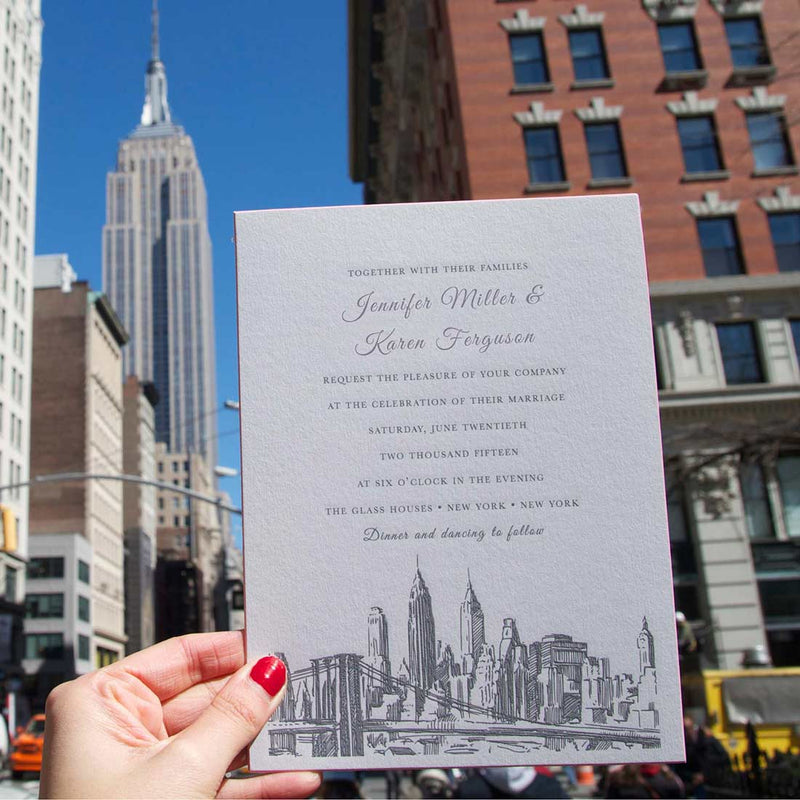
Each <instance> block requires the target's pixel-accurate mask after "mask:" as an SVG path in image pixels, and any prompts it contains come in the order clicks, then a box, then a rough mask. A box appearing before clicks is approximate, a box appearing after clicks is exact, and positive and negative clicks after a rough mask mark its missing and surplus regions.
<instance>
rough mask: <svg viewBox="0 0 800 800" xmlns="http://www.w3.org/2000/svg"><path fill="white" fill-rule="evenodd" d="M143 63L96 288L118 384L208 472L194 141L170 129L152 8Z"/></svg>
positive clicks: (208, 293) (210, 438)
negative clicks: (117, 349) (124, 336)
mask: <svg viewBox="0 0 800 800" xmlns="http://www.w3.org/2000/svg"><path fill="white" fill-rule="evenodd" d="M151 50H152V52H151V57H150V61H149V62H148V64H147V71H146V74H145V100H144V107H143V108H142V115H141V120H140V123H139V125H137V127H136V128H135V129H134V130H133V131H132V132H131V133H130V134H129V135H128V137H127V138H126V139H123V140H122V141H121V142H120V143H119V148H118V151H117V164H116V169H115V171H113V172H110V173H109V174H108V177H107V181H106V224H105V225H104V226H103V285H104V289H105V291H106V293H107V294H108V296H109V297H110V299H111V302H112V304H113V306H114V308H115V310H116V311H117V314H118V315H119V316H120V318H121V319H122V321H123V323H124V325H125V328H126V330H127V331H128V333H129V335H130V337H131V340H130V343H129V345H128V346H127V347H126V348H125V352H124V363H123V367H124V371H125V375H128V374H131V373H135V374H136V375H138V376H139V378H140V379H141V380H145V381H152V382H153V383H154V384H155V386H156V389H157V390H158V393H159V396H160V402H159V404H158V406H157V407H156V439H157V440H158V441H163V442H166V443H167V446H168V448H169V450H170V451H171V452H195V453H202V454H203V455H205V456H206V460H207V463H209V464H212V465H213V464H215V463H216V453H215V450H216V420H215V416H214V413H213V410H214V407H215V405H216V379H215V368H216V367H215V355H214V309H213V286H212V264H211V240H210V237H209V233H208V219H207V208H206V190H205V184H204V182H203V176H202V174H201V172H200V167H199V166H198V163H197V157H196V155H195V151H194V145H193V143H192V139H191V138H190V137H189V136H188V135H187V134H186V132H185V131H184V129H183V128H182V127H181V126H180V125H178V124H176V123H175V122H173V121H172V116H171V114H170V109H169V104H168V102H167V75H166V70H165V68H164V64H163V62H162V61H161V58H160V56H159V42H158V8H157V3H156V0H153V15H152V40H151Z"/></svg>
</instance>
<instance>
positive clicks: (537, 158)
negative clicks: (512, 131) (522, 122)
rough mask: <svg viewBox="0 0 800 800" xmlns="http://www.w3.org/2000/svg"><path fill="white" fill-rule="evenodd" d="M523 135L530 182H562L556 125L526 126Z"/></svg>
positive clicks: (562, 167)
mask: <svg viewBox="0 0 800 800" xmlns="http://www.w3.org/2000/svg"><path fill="white" fill-rule="evenodd" d="M524 135H525V154H526V155H527V158H528V175H529V177H530V182H531V183H562V182H563V181H564V180H565V177H566V176H565V173H564V161H563V159H562V157H561V141H560V139H559V137H558V127H557V126H556V125H548V126H545V127H540V128H526V129H525V131H524Z"/></svg>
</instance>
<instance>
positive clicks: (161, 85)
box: [141, 0, 171, 125]
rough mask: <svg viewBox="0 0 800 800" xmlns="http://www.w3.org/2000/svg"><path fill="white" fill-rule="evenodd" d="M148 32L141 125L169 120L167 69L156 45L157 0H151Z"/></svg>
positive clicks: (156, 123)
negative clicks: (148, 46)
mask: <svg viewBox="0 0 800 800" xmlns="http://www.w3.org/2000/svg"><path fill="white" fill-rule="evenodd" d="M150 21H151V33H150V61H148V62H147V72H146V73H145V76H144V106H143V107H142V119H141V123H142V125H158V124H159V123H160V122H171V119H170V114H169V104H168V103H167V71H166V70H165V69H164V64H163V62H162V61H161V57H160V55H159V47H158V0H153V10H152V14H151V18H150Z"/></svg>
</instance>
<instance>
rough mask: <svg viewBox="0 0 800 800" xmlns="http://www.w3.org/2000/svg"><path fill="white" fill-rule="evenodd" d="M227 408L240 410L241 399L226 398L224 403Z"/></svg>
mask: <svg viewBox="0 0 800 800" xmlns="http://www.w3.org/2000/svg"><path fill="white" fill-rule="evenodd" d="M223 405H224V407H225V408H229V409H230V410H231V411H238V410H239V401H238V400H226V401H225V402H224V403H223Z"/></svg>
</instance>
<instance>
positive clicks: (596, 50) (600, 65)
mask: <svg viewBox="0 0 800 800" xmlns="http://www.w3.org/2000/svg"><path fill="white" fill-rule="evenodd" d="M569 51H570V53H571V54H572V68H573V70H574V71H575V80H576V81H593V80H594V81H596V80H603V79H604V78H608V77H609V71H608V61H607V60H606V51H605V48H604V47H603V36H602V34H601V33H600V29H599V28H589V29H586V30H577V31H570V32H569Z"/></svg>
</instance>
